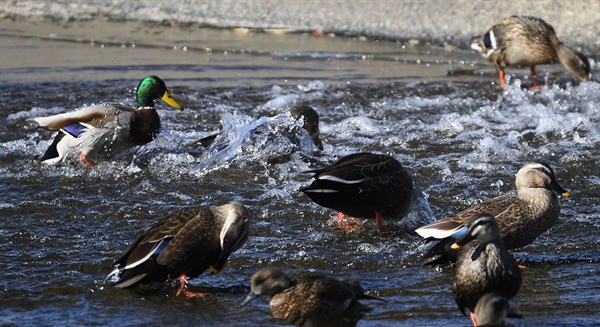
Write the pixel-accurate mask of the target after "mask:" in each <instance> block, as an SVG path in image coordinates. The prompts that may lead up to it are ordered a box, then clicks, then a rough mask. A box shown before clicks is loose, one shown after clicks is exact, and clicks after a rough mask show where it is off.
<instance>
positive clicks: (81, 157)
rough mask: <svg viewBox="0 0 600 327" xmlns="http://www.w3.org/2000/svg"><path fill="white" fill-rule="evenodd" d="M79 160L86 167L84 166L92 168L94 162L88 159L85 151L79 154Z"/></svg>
mask: <svg viewBox="0 0 600 327" xmlns="http://www.w3.org/2000/svg"><path fill="white" fill-rule="evenodd" d="M79 161H81V163H82V164H83V165H84V166H85V167H86V168H92V167H94V164H93V163H92V162H91V161H89V160H88V158H87V155H86V154H85V153H82V154H80V155H79Z"/></svg>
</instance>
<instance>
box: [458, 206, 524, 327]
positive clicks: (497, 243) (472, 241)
mask: <svg viewBox="0 0 600 327" xmlns="http://www.w3.org/2000/svg"><path fill="white" fill-rule="evenodd" d="M452 248H453V249H458V254H457V261H456V274H455V276H454V284H453V286H452V291H453V293H454V299H455V300H456V304H457V305H458V308H459V309H460V311H461V312H462V313H463V314H464V315H466V312H465V309H467V310H469V311H470V313H471V320H472V322H473V325H474V326H475V327H477V326H478V322H477V318H476V316H475V307H476V306H477V303H478V301H479V300H480V299H481V298H482V297H483V296H484V295H485V294H486V293H490V292H498V293H499V294H500V295H502V296H504V297H506V298H507V299H509V300H510V299H512V298H513V297H514V296H515V295H517V293H518V292H519V288H521V269H520V268H519V266H518V265H517V262H516V261H515V259H514V258H513V257H512V255H510V253H508V251H507V250H506V248H505V247H504V244H503V243H502V239H501V237H500V228H499V227H498V223H497V222H496V219H494V216H492V215H490V214H477V215H475V216H473V217H472V218H471V219H470V220H469V224H468V226H467V233H466V234H465V235H463V236H462V237H460V238H459V239H457V240H456V242H455V243H454V244H452Z"/></svg>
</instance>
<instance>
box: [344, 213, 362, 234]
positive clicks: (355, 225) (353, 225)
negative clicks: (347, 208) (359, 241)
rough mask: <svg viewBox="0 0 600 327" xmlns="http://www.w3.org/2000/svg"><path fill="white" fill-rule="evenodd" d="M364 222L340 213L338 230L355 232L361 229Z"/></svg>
mask: <svg viewBox="0 0 600 327" xmlns="http://www.w3.org/2000/svg"><path fill="white" fill-rule="evenodd" d="M361 224H362V222H361V221H360V219H357V218H350V217H348V216H347V215H346V214H345V213H343V212H339V213H338V228H339V229H341V230H345V231H349V232H355V231H357V230H358V229H359V228H360V225H361Z"/></svg>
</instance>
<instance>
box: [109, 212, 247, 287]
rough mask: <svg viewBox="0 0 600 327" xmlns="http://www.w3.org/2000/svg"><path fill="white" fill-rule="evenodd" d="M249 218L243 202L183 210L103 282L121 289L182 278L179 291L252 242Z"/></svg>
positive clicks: (132, 251)
mask: <svg viewBox="0 0 600 327" xmlns="http://www.w3.org/2000/svg"><path fill="white" fill-rule="evenodd" d="M249 229H250V213H249V212H248V210H246V208H245V207H244V206H243V205H242V204H241V203H239V202H231V203H229V204H226V205H222V206H209V207H196V208H186V209H182V210H180V211H178V212H176V213H174V214H172V215H170V216H168V217H166V218H164V219H162V220H161V221H159V222H158V223H156V224H155V225H154V226H152V227H151V228H150V229H149V230H148V231H147V232H146V233H144V234H143V235H141V236H140V237H139V238H138V239H137V240H136V241H135V242H134V243H133V244H131V245H130V246H129V248H128V249H127V250H126V251H125V252H124V253H123V254H122V255H121V257H119V258H118V259H117V260H116V261H115V262H114V264H113V267H114V269H113V270H112V272H111V273H110V274H108V276H107V277H106V279H105V280H110V281H111V282H113V286H115V287H119V288H125V287H131V286H134V285H137V284H140V283H147V282H151V281H157V282H163V281H166V280H168V279H171V278H176V277H179V284H180V287H179V291H178V292H177V295H179V294H180V293H182V292H183V293H184V294H185V295H187V296H190V297H191V296H203V295H204V294H203V293H194V292H191V291H189V290H187V289H186V288H185V284H186V281H187V279H188V278H194V277H197V276H199V275H200V274H201V273H202V272H204V271H205V270H207V269H210V272H211V273H212V274H218V273H219V272H220V271H221V269H222V268H223V266H224V265H225V262H226V261H227V258H228V257H229V255H230V254H231V253H232V252H234V251H235V250H237V249H239V248H240V247H241V246H242V245H244V243H246V241H247V240H248V233H249Z"/></svg>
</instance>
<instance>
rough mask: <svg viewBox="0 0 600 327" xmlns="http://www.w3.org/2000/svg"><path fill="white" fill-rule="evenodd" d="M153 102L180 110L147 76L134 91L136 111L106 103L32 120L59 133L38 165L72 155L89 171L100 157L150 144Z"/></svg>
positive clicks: (156, 125) (154, 130)
mask: <svg viewBox="0 0 600 327" xmlns="http://www.w3.org/2000/svg"><path fill="white" fill-rule="evenodd" d="M155 99H161V100H163V101H164V102H165V103H167V104H168V105H170V106H171V107H173V108H175V109H178V110H182V109H183V107H182V106H181V105H180V104H179V103H178V102H177V101H175V99H173V97H172V96H171V93H169V91H168V90H167V87H166V85H165V82H164V81H163V80H162V79H160V78H159V77H158V76H146V77H145V78H144V79H142V80H141V81H140V84H139V85H138V87H137V89H136V101H137V108H133V107H128V106H125V105H121V104H114V103H105V104H100V105H91V106H88V107H85V108H82V109H79V110H77V111H73V112H69V113H64V114H58V115H54V116H48V117H34V118H31V119H30V120H33V121H35V122H37V123H38V125H39V126H41V127H45V128H47V129H49V130H51V131H58V134H57V135H56V137H55V138H54V141H53V142H52V144H51V145H50V147H48V149H47V150H46V152H45V153H44V155H43V156H42V157H41V161H42V162H44V163H48V164H55V163H57V162H59V161H61V160H63V159H64V158H65V157H67V155H68V154H69V153H72V152H75V153H78V154H79V160H80V161H81V163H83V164H84V165H85V166H87V167H90V166H92V165H93V164H92V159H95V158H97V157H98V155H99V154H101V153H102V154H110V153H111V152H114V151H118V150H122V149H126V148H130V147H133V146H138V145H144V144H146V143H149V142H151V141H152V140H154V139H155V138H156V136H158V133H159V132H160V127H161V124H160V117H159V116H158V113H157V112H156V109H155V108H154V100H155Z"/></svg>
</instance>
